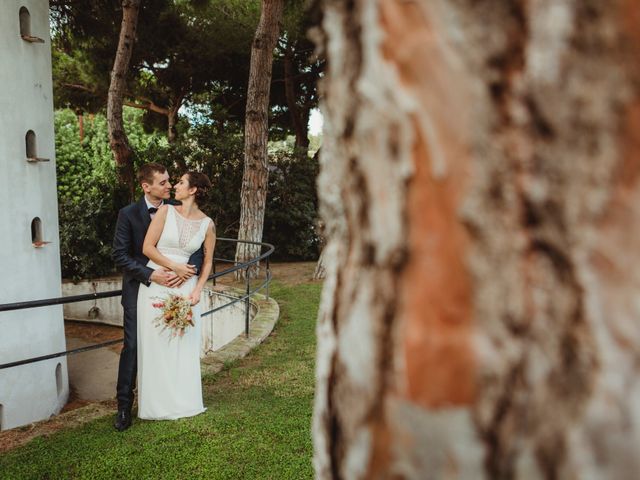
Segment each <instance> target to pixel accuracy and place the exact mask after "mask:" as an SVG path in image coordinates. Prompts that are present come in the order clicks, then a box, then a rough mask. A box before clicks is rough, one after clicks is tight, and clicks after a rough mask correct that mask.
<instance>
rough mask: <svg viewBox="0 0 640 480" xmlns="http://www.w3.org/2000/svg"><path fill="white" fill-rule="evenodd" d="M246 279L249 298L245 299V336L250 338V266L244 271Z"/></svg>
mask: <svg viewBox="0 0 640 480" xmlns="http://www.w3.org/2000/svg"><path fill="white" fill-rule="evenodd" d="M244 277H245V279H246V282H247V294H246V295H247V298H245V301H244V334H245V336H246V337H247V338H249V293H250V288H251V284H250V282H249V280H250V279H249V267H248V266H247V268H245V270H244Z"/></svg>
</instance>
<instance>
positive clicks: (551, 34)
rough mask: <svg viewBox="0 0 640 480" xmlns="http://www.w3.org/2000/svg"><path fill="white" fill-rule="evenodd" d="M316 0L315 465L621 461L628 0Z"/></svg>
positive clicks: (534, 468)
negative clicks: (322, 271)
mask: <svg viewBox="0 0 640 480" xmlns="http://www.w3.org/2000/svg"><path fill="white" fill-rule="evenodd" d="M319 3H321V4H322V7H323V14H324V15H323V25H322V28H321V29H320V31H319V32H318V33H319V38H320V44H321V46H322V47H323V48H324V49H325V54H326V56H327V59H328V62H327V72H326V77H325V80H324V85H323V92H324V105H323V113H324V115H325V117H324V118H325V124H324V143H323V148H322V150H323V151H322V154H321V173H320V179H319V195H320V201H321V215H322V217H323V219H324V221H325V223H326V232H327V237H328V243H327V246H326V249H325V250H326V252H325V257H326V268H327V278H326V280H325V283H324V289H325V291H324V292H323V296H322V304H321V310H320V314H319V319H318V330H317V331H318V356H317V367H316V372H317V388H316V397H315V412H314V427H313V430H314V432H313V433H314V449H315V453H314V464H315V470H316V476H317V478H320V479H328V478H333V479H338V478H344V479H365V478H366V479H369V478H406V479H445V478H459V479H487V480H489V479H490V480H500V479H556V478H594V479H595V478H598V479H634V478H637V472H638V471H640V457H638V455H637V447H638V440H637V439H638V438H639V437H640V421H638V420H639V419H640V401H639V399H640V375H639V374H640V362H639V361H638V358H639V356H638V351H640V333H639V332H640V303H639V302H638V291H640V268H635V267H640V240H639V239H640V185H639V182H640V71H639V69H640V4H638V3H637V2H634V1H632V0H613V1H605V0H592V1H588V2H577V1H567V2H555V1H551V0H529V1H514V2H477V1H475V0H457V1H450V0H415V1H412V2H398V1H395V0H354V1H352V2H336V1H334V0H319Z"/></svg>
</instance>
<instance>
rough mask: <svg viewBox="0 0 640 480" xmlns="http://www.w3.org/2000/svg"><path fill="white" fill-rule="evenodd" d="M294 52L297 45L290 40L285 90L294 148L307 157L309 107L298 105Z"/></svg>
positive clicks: (286, 63) (286, 53) (286, 59)
mask: <svg viewBox="0 0 640 480" xmlns="http://www.w3.org/2000/svg"><path fill="white" fill-rule="evenodd" d="M294 53H295V47H294V45H293V44H292V43H291V41H288V42H287V47H286V50H285V53H284V91H285V97H286V100H287V108H288V109H289V115H290V116H291V123H292V124H293V131H294V133H295V136H296V142H295V146H294V150H295V152H296V154H297V155H299V156H301V157H302V158H305V157H306V156H307V155H308V153H309V108H308V107H302V108H301V107H299V106H298V102H297V95H296V81H295V78H296V76H297V75H298V73H299V72H298V69H297V68H296V65H295V63H294Z"/></svg>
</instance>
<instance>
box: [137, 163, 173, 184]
mask: <svg viewBox="0 0 640 480" xmlns="http://www.w3.org/2000/svg"><path fill="white" fill-rule="evenodd" d="M166 171H167V168H166V167H165V166H164V165H160V164H159V163H155V162H151V163H145V164H144V165H142V166H141V167H140V168H139V169H138V183H143V182H144V183H148V184H149V185H151V184H152V183H153V175H154V174H155V173H156V172H158V173H164V172H166Z"/></svg>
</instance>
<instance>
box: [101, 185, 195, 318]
mask: <svg viewBox="0 0 640 480" xmlns="http://www.w3.org/2000/svg"><path fill="white" fill-rule="evenodd" d="M165 203H170V204H172V205H175V204H176V202H175V201H172V200H165ZM150 223H151V216H150V215H149V211H148V210H147V203H146V202H145V200H144V197H142V198H141V199H140V200H139V201H137V202H136V203H132V204H131V205H128V206H126V207H124V208H123V209H121V210H120V213H118V222H117V223H116V232H115V235H114V237H113V253H112V258H113V260H114V261H115V263H116V265H117V266H118V267H119V268H121V269H122V270H123V277H122V300H121V303H122V306H123V307H125V308H135V307H136V303H137V301H138V289H139V288H140V284H141V283H144V284H145V285H147V286H148V285H149V283H150V281H149V278H150V277H151V274H152V273H153V269H151V268H150V267H147V266H146V265H147V262H148V261H149V259H148V258H147V257H145V256H144V255H143V254H142V244H143V243H144V237H145V235H146V234H147V229H148V228H149V224H150ZM203 260H204V253H203V249H202V247H200V250H198V251H197V252H195V253H194V254H193V255H191V258H189V263H190V264H191V265H195V266H196V269H197V271H198V272H199V271H200V269H201V267H202V262H203Z"/></svg>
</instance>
